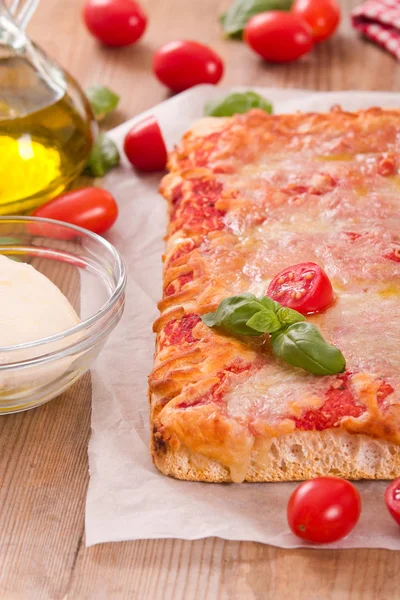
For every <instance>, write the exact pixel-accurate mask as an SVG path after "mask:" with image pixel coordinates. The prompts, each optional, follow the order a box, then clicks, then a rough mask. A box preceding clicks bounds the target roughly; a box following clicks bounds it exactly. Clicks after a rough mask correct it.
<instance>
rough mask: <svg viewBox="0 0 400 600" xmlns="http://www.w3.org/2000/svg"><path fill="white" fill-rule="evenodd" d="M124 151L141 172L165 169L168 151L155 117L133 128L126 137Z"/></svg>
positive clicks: (148, 118)
mask: <svg viewBox="0 0 400 600" xmlns="http://www.w3.org/2000/svg"><path fill="white" fill-rule="evenodd" d="M124 151H125V154H126V156H127V158H128V160H129V162H130V163H131V164H132V165H133V166H134V167H135V168H136V169H138V170H139V171H149V172H150V171H162V170H163V169H165V165H166V164H167V149H166V147H165V143H164V139H163V136H162V133H161V129H160V126H159V125H158V123H157V121H156V119H155V118H154V117H147V118H146V119H143V121H140V123H137V124H136V125H134V126H133V127H132V129H131V130H130V131H129V132H128V133H127V135H126V136H125V141H124Z"/></svg>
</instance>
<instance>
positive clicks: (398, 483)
mask: <svg viewBox="0 0 400 600" xmlns="http://www.w3.org/2000/svg"><path fill="white" fill-rule="evenodd" d="M385 502H386V506H387V508H388V511H389V512H390V514H391V515H392V517H393V519H394V520H395V521H396V523H397V524H398V525H400V477H399V478H398V479H395V480H394V481H392V483H391V484H390V485H388V487H387V488H386V491H385Z"/></svg>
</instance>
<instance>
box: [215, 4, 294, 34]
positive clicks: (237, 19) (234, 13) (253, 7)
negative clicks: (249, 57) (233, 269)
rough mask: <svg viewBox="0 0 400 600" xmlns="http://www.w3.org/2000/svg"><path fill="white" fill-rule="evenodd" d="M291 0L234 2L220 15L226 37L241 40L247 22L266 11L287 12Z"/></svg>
mask: <svg viewBox="0 0 400 600" xmlns="http://www.w3.org/2000/svg"><path fill="white" fill-rule="evenodd" d="M292 4H293V0H234V2H233V4H232V5H231V6H230V8H229V9H228V10H227V11H226V13H224V14H223V15H221V17H220V22H221V25H222V29H223V31H224V33H225V35H226V36H227V37H231V38H236V39H241V38H242V36H243V31H244V28H245V27H246V23H247V21H249V19H251V17H254V15H257V14H258V13H262V12H266V11H267V10H289V9H290V7H291V6H292Z"/></svg>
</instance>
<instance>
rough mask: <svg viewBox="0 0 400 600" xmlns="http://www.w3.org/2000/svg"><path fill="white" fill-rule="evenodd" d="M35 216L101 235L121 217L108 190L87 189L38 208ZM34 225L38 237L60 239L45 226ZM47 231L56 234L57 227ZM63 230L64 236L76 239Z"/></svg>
mask: <svg viewBox="0 0 400 600" xmlns="http://www.w3.org/2000/svg"><path fill="white" fill-rule="evenodd" d="M33 215H34V216H35V217H43V218H46V219H55V220H56V221H64V222H66V223H71V224H72V225H78V226H79V227H83V228H84V229H89V231H93V232H94V233H99V234H101V233H104V232H105V231H107V230H108V229H110V227H111V226H112V225H113V224H114V223H115V221H116V219H117V216H118V206H117V203H116V202H115V200H114V197H113V196H112V195H111V194H110V192H107V190H104V189H102V188H97V187H87V188H81V189H78V190H72V191H70V192H66V193H65V194H61V196H58V197H57V198H54V200H51V201H50V202H48V203H47V204H44V205H43V206H40V207H39V208H37V209H36V210H35V211H34V212H33ZM34 225H35V227H34V229H35V231H36V235H50V237H60V235H53V234H52V233H47V232H46V225H45V224H40V225H37V226H36V224H34ZM48 229H49V232H50V230H51V231H55V230H54V226H49V227H48ZM39 230H40V231H39ZM62 231H63V230H62V229H61V228H60V232H61V237H67V238H69V237H73V233H72V230H71V234H70V235H69V234H68V232H65V234H62Z"/></svg>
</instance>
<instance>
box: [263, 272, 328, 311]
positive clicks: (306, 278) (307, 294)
mask: <svg viewBox="0 0 400 600" xmlns="http://www.w3.org/2000/svg"><path fill="white" fill-rule="evenodd" d="M267 295H268V296H269V297H270V298H272V299H273V300H276V301H277V302H279V303H280V304H282V305H283V306H288V307H289V308H293V309H294V310H297V311H298V312H300V313H302V314H303V315H310V314H313V313H319V312H322V311H324V310H325V309H326V308H328V306H331V304H333V301H334V299H335V297H334V294H333V289H332V284H331V282H330V280H329V277H328V275H327V274H326V273H325V271H324V270H323V269H321V267H320V266H318V265H317V264H315V263H313V262H304V263H299V264H298V265H293V266H291V267H287V268H286V269H283V271H280V273H278V274H277V275H275V277H274V278H273V280H272V281H271V283H270V284H269V287H268V292H267Z"/></svg>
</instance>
